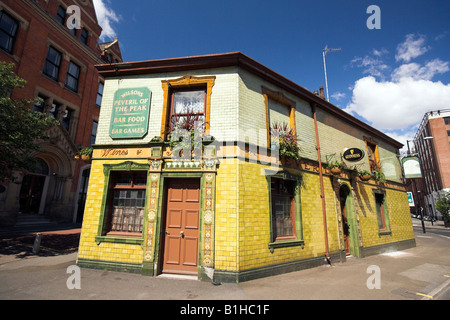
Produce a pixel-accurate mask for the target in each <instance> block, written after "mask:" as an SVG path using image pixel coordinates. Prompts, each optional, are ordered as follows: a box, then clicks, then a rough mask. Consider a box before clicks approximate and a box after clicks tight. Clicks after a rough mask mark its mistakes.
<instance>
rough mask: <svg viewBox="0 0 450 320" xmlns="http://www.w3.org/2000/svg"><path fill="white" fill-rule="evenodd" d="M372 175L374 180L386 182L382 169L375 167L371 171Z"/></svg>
mask: <svg viewBox="0 0 450 320" xmlns="http://www.w3.org/2000/svg"><path fill="white" fill-rule="evenodd" d="M372 177H374V179H375V180H377V181H379V182H381V183H385V182H386V176H385V175H384V173H383V171H381V169H378V168H375V169H374V170H373V171H372Z"/></svg>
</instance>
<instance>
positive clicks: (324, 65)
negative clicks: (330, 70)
mask: <svg viewBox="0 0 450 320" xmlns="http://www.w3.org/2000/svg"><path fill="white" fill-rule="evenodd" d="M333 51H342V49H341V48H338V49H330V48H328V45H326V46H325V49H323V68H324V69H325V86H326V89H327V101H328V102H330V96H329V94H328V76H327V62H326V59H325V57H326V55H327V53H328V52H333Z"/></svg>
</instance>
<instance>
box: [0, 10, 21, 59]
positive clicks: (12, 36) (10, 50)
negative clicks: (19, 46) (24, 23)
mask: <svg viewBox="0 0 450 320" xmlns="http://www.w3.org/2000/svg"><path fill="white" fill-rule="evenodd" d="M4 15H5V16H6V17H8V18H9V19H11V20H12V21H13V22H14V23H15V30H14V34H11V33H9V31H7V30H4V29H2V28H0V32H2V33H4V34H5V35H6V36H7V37H9V41H8V43H9V44H10V48H4V47H3V46H0V49H2V50H3V51H5V52H7V53H9V54H12V53H13V51H14V45H15V43H16V39H17V34H18V31H19V29H20V23H19V21H17V19H15V18H14V17H13V16H11V15H10V14H8V13H6V12H5V11H3V10H0V21H1V20H2V18H3V16H4Z"/></svg>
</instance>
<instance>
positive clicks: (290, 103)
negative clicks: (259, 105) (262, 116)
mask: <svg viewBox="0 0 450 320" xmlns="http://www.w3.org/2000/svg"><path fill="white" fill-rule="evenodd" d="M261 91H262V94H263V96H264V105H265V109H266V131H267V147H268V148H270V147H271V134H270V128H271V126H272V123H270V106H269V100H273V101H275V102H278V103H280V104H282V105H284V106H286V107H288V108H289V125H290V127H291V129H293V131H294V134H297V125H296V121H295V111H296V106H297V103H296V102H295V101H294V100H291V99H289V98H288V97H286V96H285V95H284V94H283V93H282V92H280V91H274V90H271V89H269V88H267V87H265V86H262V87H261Z"/></svg>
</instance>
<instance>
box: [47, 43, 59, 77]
mask: <svg viewBox="0 0 450 320" xmlns="http://www.w3.org/2000/svg"><path fill="white" fill-rule="evenodd" d="M60 66H61V52H59V51H58V50H56V49H55V48H53V47H49V48H48V52H47V58H46V59H45V66H44V74H46V75H47V76H49V77H50V78H52V79H53V80H56V81H58V75H59V68H60Z"/></svg>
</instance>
